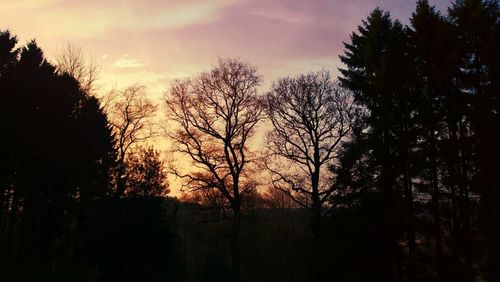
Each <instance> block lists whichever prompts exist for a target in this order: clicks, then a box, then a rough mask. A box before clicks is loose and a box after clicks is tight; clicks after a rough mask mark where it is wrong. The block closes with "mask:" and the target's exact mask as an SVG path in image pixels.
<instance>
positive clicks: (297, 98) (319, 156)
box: [265, 71, 352, 220]
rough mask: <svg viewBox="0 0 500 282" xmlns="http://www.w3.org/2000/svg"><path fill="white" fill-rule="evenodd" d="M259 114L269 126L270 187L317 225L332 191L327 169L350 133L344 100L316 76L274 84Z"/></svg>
mask: <svg viewBox="0 0 500 282" xmlns="http://www.w3.org/2000/svg"><path fill="white" fill-rule="evenodd" d="M265 109H266V113H267V115H268V117H269V119H270V121H271V123H272V125H273V127H272V130H271V131H270V132H269V133H268V135H267V147H268V149H269V150H270V152H271V156H272V157H273V160H274V161H272V162H271V163H270V164H269V165H268V168H269V169H270V170H271V172H272V175H273V178H272V180H273V184H274V186H275V188H277V189H279V190H281V191H282V192H283V193H286V194H287V195H288V196H289V197H290V198H291V199H292V200H293V201H294V202H296V203H297V204H299V205H300V206H302V207H305V208H308V209H310V210H311V211H312V214H313V218H314V219H315V220H318V219H319V218H320V217H321V214H322V208H323V206H324V204H325V203H326V202H327V201H328V199H329V197H330V196H331V195H332V193H333V192H334V188H333V186H332V185H331V173H330V169H328V168H327V167H328V166H330V165H333V164H335V162H336V161H337V158H338V157H339V155H338V153H339V149H340V145H341V142H342V141H344V140H346V138H348V135H349V133H350V131H351V123H350V119H351V114H352V108H351V106H350V96H349V94H348V92H347V91H345V90H344V89H343V88H341V87H340V86H339V85H337V84H336V83H334V82H332V80H331V78H330V74H329V72H327V71H320V72H316V73H309V74H306V75H300V76H298V77H297V78H283V79H280V80H278V81H277V82H275V83H274V85H273V87H272V90H271V91H270V92H269V93H268V95H267V101H266V108H265Z"/></svg>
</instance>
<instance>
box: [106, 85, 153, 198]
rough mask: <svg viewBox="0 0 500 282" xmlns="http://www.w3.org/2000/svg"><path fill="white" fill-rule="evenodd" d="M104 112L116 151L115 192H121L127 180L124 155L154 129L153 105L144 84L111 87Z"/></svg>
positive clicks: (149, 137) (149, 135) (151, 135)
mask: <svg viewBox="0 0 500 282" xmlns="http://www.w3.org/2000/svg"><path fill="white" fill-rule="evenodd" d="M108 97H111V98H110V99H109V101H107V103H108V105H107V113H108V114H109V116H110V119H111V125H112V126H113V132H114V134H115V136H116V148H117V152H118V158H117V162H118V164H117V169H116V175H115V182H116V191H115V193H116V195H117V196H119V197H120V196H123V195H124V193H125V189H126V183H127V177H128V175H127V157H128V156H129V154H130V153H131V152H132V151H133V150H134V149H135V147H136V146H138V145H141V144H142V143H144V142H146V141H147V140H149V139H151V138H152V137H153V136H154V135H155V133H156V130H155V127H154V122H153V118H154V115H155V113H156V110H157V106H156V105H155V104H154V103H153V102H152V101H151V99H149V98H148V97H147V92H146V88H145V87H144V86H139V85H133V86H130V87H127V88H125V89H124V90H122V91H117V90H113V91H111V93H109V94H108Z"/></svg>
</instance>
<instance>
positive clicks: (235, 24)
mask: <svg viewBox="0 0 500 282" xmlns="http://www.w3.org/2000/svg"><path fill="white" fill-rule="evenodd" d="M430 2H431V4H434V5H436V7H437V8H438V9H440V10H444V9H445V8H446V7H447V6H448V5H449V3H450V1H449V0H445V1H443V0H434V1H430ZM377 6H378V7H381V8H383V9H386V10H388V11H391V14H392V15H393V17H394V18H398V19H401V20H402V21H403V22H407V21H408V18H409V16H410V15H411V13H412V11H413V10H414V6H415V1H413V0H342V1H341V0H205V1H195V0H1V1H0V18H1V19H2V26H0V28H1V29H7V28H9V29H10V30H11V31H12V32H13V33H14V34H17V35H18V38H19V39H20V43H25V42H26V41H28V40H30V39H33V38H35V39H36V40H37V42H38V43H39V45H40V46H41V47H42V48H43V50H44V51H45V53H46V55H47V57H48V58H49V59H51V58H54V56H55V54H57V52H58V50H60V49H62V47H63V46H64V45H65V44H67V43H71V44H73V45H76V46H80V47H81V48H82V49H83V51H84V52H85V53H86V54H87V55H88V56H89V57H90V56H91V57H92V58H93V59H94V60H95V61H97V62H98V63H99V64H100V65H101V67H102V68H101V72H100V76H99V84H100V85H101V91H107V90H108V89H110V88H111V87H117V88H121V87H125V86H128V85H131V84H136V83H137V84H143V85H146V86H147V87H148V89H149V92H148V93H149V95H151V96H152V97H154V98H158V99H159V98H161V97H162V96H163V95H164V92H165V91H167V90H168V89H169V87H170V83H171V82H172V81H173V80H174V79H179V78H185V77H189V76H193V75H196V74H198V73H199V72H201V71H203V70H207V69H209V68H210V67H211V66H212V65H214V64H215V63H216V61H217V58H218V57H238V58H240V59H242V60H245V61H247V62H250V63H251V64H253V65H255V66H256V67H257V68H258V70H259V73H260V74H261V75H262V76H263V78H264V83H263V86H262V88H263V90H265V88H266V87H268V86H269V85H271V83H272V81H273V80H275V79H277V78H278V77H282V76H286V75H296V74H298V73H303V72H308V71H314V70H319V69H323V68H325V69H329V70H331V71H332V73H333V74H335V73H336V70H337V68H338V67H339V66H340V62H339V59H338V56H339V54H341V53H342V48H343V46H342V41H347V40H348V39H349V35H350V33H351V32H352V31H353V30H355V28H356V26H357V25H359V24H360V23H361V20H362V19H364V18H365V17H366V16H367V15H368V14H369V12H370V11H371V10H373V9H374V8H375V7H377Z"/></svg>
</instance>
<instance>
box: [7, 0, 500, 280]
mask: <svg viewBox="0 0 500 282" xmlns="http://www.w3.org/2000/svg"><path fill="white" fill-rule="evenodd" d="M499 46H500V3H499V2H498V1H496V0H457V1H455V2H454V3H453V4H452V5H451V7H450V8H449V9H448V10H447V11H446V12H445V13H444V12H440V11H438V10H436V9H435V8H434V7H432V6H430V5H429V3H428V1H426V0H420V1H418V2H417V4H416V9H415V10H414V13H413V14H412V16H411V18H410V19H409V21H408V24H407V25H405V24H403V23H402V22H400V21H399V20H397V19H394V18H392V17H391V15H390V12H389V11H383V10H381V9H375V10H373V11H372V12H371V13H370V14H369V15H368V16H367V17H366V18H365V19H364V20H363V21H362V22H360V23H359V26H358V28H357V29H356V30H355V31H353V32H352V34H351V36H350V39H349V40H348V41H347V42H344V51H343V54H341V55H340V60H341V62H342V65H341V66H339V70H338V73H339V75H338V77H333V76H332V75H331V73H330V72H329V71H327V70H318V71H316V72H310V73H304V74H301V75H297V76H293V77H290V76H286V74H285V75H283V76H282V78H280V79H278V80H276V81H275V82H274V83H273V84H272V86H271V87H270V88H269V89H262V87H261V84H262V81H263V78H262V77H261V76H260V75H259V74H258V69H257V68H256V67H254V66H253V65H251V64H250V63H248V62H245V61H243V60H241V59H234V58H223V59H219V61H218V62H217V63H216V64H215V65H214V66H213V67H212V68H211V69H209V70H207V71H205V72H203V73H201V74H199V75H197V76H193V77H191V78H187V79H184V80H177V81H175V82H173V83H172V85H171V88H170V90H169V91H167V93H165V96H164V102H163V103H162V104H158V105H157V104H156V103H155V102H154V101H152V100H151V99H149V98H148V93H147V89H146V88H145V87H143V86H141V85H140V82H138V84H135V85H132V86H130V87H128V88H125V89H120V90H118V89H116V90H113V91H110V92H109V93H106V94H103V95H100V94H99V93H98V92H99V91H98V90H97V89H96V87H95V81H96V80H97V77H98V66H96V65H95V64H92V63H91V62H86V61H85V59H84V57H83V56H82V51H81V49H79V48H77V47H75V46H72V45H68V46H67V48H65V49H64V50H63V52H61V54H59V55H58V57H57V58H55V60H54V61H50V62H49V60H48V59H47V58H46V57H45V56H44V53H43V51H42V49H41V48H40V46H38V44H37V42H36V41H35V40H32V41H29V42H28V43H27V44H25V45H23V46H19V43H18V39H17V37H16V36H15V34H13V33H12V31H10V30H4V31H1V32H0V122H1V125H2V128H3V131H2V134H1V138H0V281H20V282H24V281H82V282H87V281H88V282H90V281H158V282H159V281H500V180H499V178H497V177H498V176H500V165H499V164H498V163H497V162H498V161H500V52H499V50H500V49H499V48H500V47H499ZM158 113H160V114H161V117H160V116H159V115H158ZM159 123H160V125H159V126H158V124H159ZM262 130H266V135H265V136H266V137H265V140H264V141H265V142H263V145H262V148H261V147H258V146H256V145H255V139H256V138H257V134H256V133H257V132H258V131H262ZM159 138H163V139H165V140H168V144H170V150H169V151H170V152H171V153H172V154H175V155H176V156H180V157H182V158H183V159H184V160H189V161H184V162H179V163H175V162H173V161H171V160H167V158H165V156H163V153H164V152H162V151H159V150H157V149H155V147H154V145H155V142H154V141H153V140H158V139H159ZM257 147H258V148H257ZM180 164H183V165H180ZM168 174H172V175H175V177H177V179H179V180H180V181H181V182H182V194H180V195H179V196H178V197H171V196H168V195H169V193H170V189H171V188H172V187H169V183H168V181H167V175H168Z"/></svg>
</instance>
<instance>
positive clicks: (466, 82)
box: [449, 0, 500, 281]
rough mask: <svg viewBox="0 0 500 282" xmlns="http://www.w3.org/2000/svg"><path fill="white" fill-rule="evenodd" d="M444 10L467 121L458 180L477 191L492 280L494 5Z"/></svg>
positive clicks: (474, 0) (496, 103)
mask: <svg viewBox="0 0 500 282" xmlns="http://www.w3.org/2000/svg"><path fill="white" fill-rule="evenodd" d="M449 14H450V18H451V21H452V22H453V24H454V25H455V27H456V29H457V36H458V39H459V41H458V42H459V44H458V46H457V47H458V50H459V53H460V59H461V63H460V66H459V67H460V70H461V73H460V76H459V81H460V85H459V87H460V92H461V94H462V96H464V97H467V100H466V103H465V106H466V107H467V109H468V114H469V120H470V121H469V124H466V126H467V125H468V126H469V127H466V126H464V127H465V129H464V130H463V131H464V133H465V134H467V135H468V136H470V138H469V140H470V141H471V143H469V144H465V146H467V147H465V148H464V149H462V152H463V154H464V155H465V156H466V157H468V159H469V162H468V163H466V162H465V161H464V162H463V163H464V165H463V166H462V167H463V178H464V181H463V183H465V185H467V187H465V188H464V190H465V193H468V190H473V191H477V192H479V194H480V196H481V200H480V207H481V216H480V219H481V231H483V232H484V235H485V238H486V240H485V242H486V246H485V248H486V250H487V251H486V261H487V263H486V264H487V266H486V268H487V269H486V273H487V279H489V280H492V281H494V280H499V279H500V271H499V269H500V264H499V261H500V247H499V245H500V235H499V234H500V229H499V228H498V226H499V220H498V218H499V216H498V215H499V213H500V210H499V209H498V206H499V204H498V203H500V181H499V180H498V174H499V173H500V170H499V169H498V167H499V166H498V164H497V162H498V159H499V157H500V148H499V147H498V143H499V142H500V134H499V133H498V128H500V117H499V115H498V113H499V111H500V96H499V93H500V92H499V82H500V72H499V70H500V68H499V58H500V56H499V54H498V51H497V49H498V44H499V43H500V23H499V22H500V5H499V2H498V1H495V0H492V1H486V0H461V1H456V2H455V3H454V4H453V6H452V8H451V9H450V10H449ZM470 144H474V145H470ZM469 147H471V148H473V151H472V152H467V148H469ZM469 151H470V150H469ZM470 159H473V161H474V163H472V162H471V161H470ZM467 164H468V165H467ZM475 172H477V173H475ZM468 175H474V176H470V177H467V176H468ZM464 217H466V218H465V219H464V221H463V222H464V224H466V226H465V227H464V228H466V230H465V234H464V236H466V242H465V243H467V244H470V243H469V241H470V240H471V238H470V237H471V235H470V233H471V232H470V231H471V226H470V224H471V223H470V221H471V219H470V209H466V210H465V213H464ZM468 249H470V246H469V248H468ZM471 256H472V254H471V253H470V251H468V252H467V253H465V259H466V260H467V261H468V265H469V267H470V268H471V267H472V257H471Z"/></svg>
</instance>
